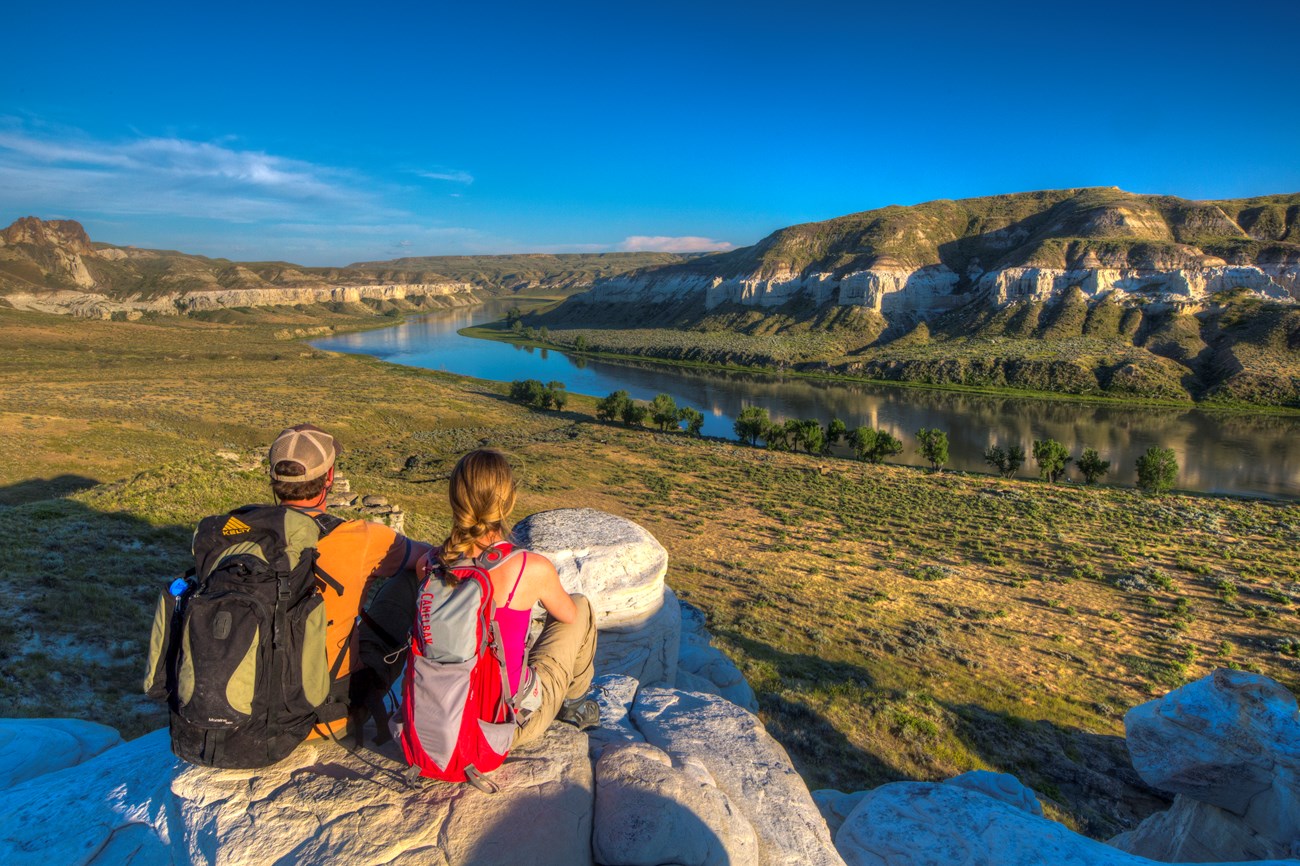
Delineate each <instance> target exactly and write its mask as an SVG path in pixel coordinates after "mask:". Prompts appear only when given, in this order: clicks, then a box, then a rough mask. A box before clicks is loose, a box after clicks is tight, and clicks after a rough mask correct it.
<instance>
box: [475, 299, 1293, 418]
mask: <svg viewBox="0 0 1300 866" xmlns="http://www.w3.org/2000/svg"><path fill="white" fill-rule="evenodd" d="M524 322H525V323H527V324H528V325H529V326H541V325H546V326H547V332H548V335H549V340H550V342H551V343H553V344H556V345H560V346H565V347H570V348H572V347H573V346H574V345H575V344H577V343H578V341H579V340H581V341H582V343H581V344H582V345H583V346H585V347H587V349H588V350H590V351H600V352H608V353H613V354H623V355H629V356H634V357H657V358H668V359H673V360H684V361H694V362H699V363H707V364H721V365H740V366H748V367H761V368H769V369H781V370H797V371H802V372H809V373H822V374H831V375H840V376H847V377H854V378H863V379H872V380H879V381H889V382H912V383H922V384H939V385H952V386H965V387H971V388H981V389H988V388H1007V389H1013V390H1018V391H1033V392H1044V393H1054V394H1076V395H1090V396H1102V397H1113V398H1116V399H1132V398H1139V399H1155V400H1173V401H1177V402H1192V401H1199V402H1207V403H1220V404H1250V405H1262V406H1280V407H1290V408H1300V307H1298V306H1297V305H1294V304H1281V303H1275V302H1265V301H1260V300H1259V299H1256V298H1252V297H1246V296H1237V297H1232V296H1226V297H1222V298H1220V299H1219V303H1218V304H1216V305H1213V306H1210V307H1207V308H1205V309H1199V310H1196V309H1188V310H1179V309H1177V308H1169V307H1161V306H1155V305H1153V306H1125V305H1121V304H1119V303H1117V302H1115V301H1112V300H1103V301H1101V302H1094V303H1088V302H1087V301H1086V300H1085V299H1084V297H1083V295H1082V294H1081V293H1079V292H1078V291H1077V290H1075V291H1074V292H1070V293H1067V294H1065V295H1064V296H1063V297H1061V298H1059V299H1056V300H1054V301H1051V302H1049V303H1043V302H1041V301H1018V302H1013V303H1011V304H1008V305H1006V306H1003V307H988V306H985V305H982V304H968V305H966V306H963V307H960V308H958V309H956V310H953V311H952V312H950V313H947V314H945V315H942V316H938V317H936V318H935V319H933V320H931V321H929V322H920V323H917V322H915V321H913V320H910V319H907V320H900V321H899V322H895V323H890V322H889V321H887V320H886V319H885V318H884V317H882V316H881V315H880V314H879V313H876V312H875V311H873V310H869V309H864V308H859V307H838V306H832V307H822V308H814V307H812V306H810V305H809V304H807V303H806V302H804V301H795V302H792V303H790V304H786V305H785V306H782V307H776V308H764V309H756V308H754V307H745V306H737V305H726V306H722V307H718V308H716V309H714V310H710V311H708V312H704V311H702V310H700V309H699V308H697V307H693V308H690V309H686V308H682V307H675V308H672V309H667V308H662V309H656V308H655V307H653V306H651V305H643V306H639V307H638V308H637V310H636V322H635V324H631V323H629V325H624V326H621V327H613V326H610V325H609V323H608V322H607V321H605V320H598V321H596V322H590V323H588V322H585V321H582V320H581V318H578V317H573V316H556V315H554V314H539V315H531V316H526V317H525V318H524ZM491 327H493V328H495V329H496V331H497V332H498V333H499V334H500V335H502V336H508V335H509V332H508V331H507V330H506V327H505V324H504V323H498V324H496V325H493V326H491Z"/></svg>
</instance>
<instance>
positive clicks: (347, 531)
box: [270, 424, 429, 739]
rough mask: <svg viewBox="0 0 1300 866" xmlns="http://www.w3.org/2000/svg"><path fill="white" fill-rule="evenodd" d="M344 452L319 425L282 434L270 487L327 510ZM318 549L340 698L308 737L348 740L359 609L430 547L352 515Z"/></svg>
mask: <svg viewBox="0 0 1300 866" xmlns="http://www.w3.org/2000/svg"><path fill="white" fill-rule="evenodd" d="M340 453H341V448H340V447H339V445H338V442H337V441H336V440H335V439H334V437H333V436H331V435H330V434H328V433H326V432H325V431H324V430H321V429H320V428H319V427H316V426H313V425H311V424H299V425H297V426H296V427H290V428H288V429H287V430H284V431H282V432H281V433H280V435H279V436H277V437H276V440H275V442H274V443H273V444H272V445H271V453H270V464H271V491H272V492H273V493H274V494H275V498H276V500H277V501H278V502H279V503H280V504H281V505H285V506H288V507H290V508H296V509H298V510H300V511H303V512H306V513H308V514H316V515H319V514H324V512H325V502H326V498H327V497H328V496H329V493H330V488H331V487H332V486H333V484H334V461H335V459H336V458H337V457H338V455H339V454H340ZM316 551H317V559H316V568H317V572H318V574H319V576H320V578H321V580H323V581H324V582H325V584H326V586H325V587H324V589H323V593H324V598H325V617H326V620H327V622H328V625H327V627H326V650H327V661H328V663H329V669H330V672H331V675H332V677H333V680H334V685H333V687H331V689H330V694H331V696H332V697H333V699H334V700H333V702H332V703H331V704H328V705H326V707H325V708H322V710H321V713H320V715H321V722H320V724H318V725H317V726H316V728H315V730H314V731H313V733H312V734H311V735H310V736H309V737H308V739H315V738H321V737H326V736H331V737H341V736H343V735H344V734H345V733H346V732H347V730H348V716H347V713H348V709H349V707H350V706H353V705H355V704H357V703H358V701H356V700H353V697H352V695H356V694H357V693H358V688H357V687H353V688H351V693H352V694H351V695H350V694H349V685H350V680H351V675H352V673H353V671H354V670H356V669H357V668H360V667H361V663H360V661H359V659H360V653H359V651H358V647H357V634H356V630H355V628H354V624H355V623H356V619H357V614H358V613H359V612H360V610H361V607H362V605H363V604H364V602H365V600H366V598H367V597H368V596H369V594H370V591H371V589H372V588H373V587H374V586H376V585H377V584H378V583H381V582H383V581H385V580H387V579H389V578H390V577H394V576H396V575H397V574H400V573H401V572H403V571H406V570H408V569H411V568H413V567H414V565H415V563H416V562H417V561H418V560H419V559H420V558H421V557H423V556H424V554H425V553H427V552H428V551H429V545H427V544H425V543H423V542H420V541H413V540H412V539H409V538H407V537H405V536H403V535H398V534H397V533H396V532H394V531H393V530H392V529H390V528H388V527H387V526H385V525H383V524H382V523H374V522H371V521H369V520H347V521H343V522H341V523H339V525H338V526H337V527H335V528H334V529H332V530H331V531H330V532H329V534H327V535H325V536H324V537H323V538H321V540H320V541H319V542H318V543H317V545H316ZM359 685H360V684H356V686H359ZM357 709H360V708H359V707H357Z"/></svg>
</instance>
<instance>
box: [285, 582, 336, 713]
mask: <svg viewBox="0 0 1300 866" xmlns="http://www.w3.org/2000/svg"><path fill="white" fill-rule="evenodd" d="M288 621H289V636H288V653H287V659H286V661H287V664H285V666H284V704H285V707H286V708H287V709H288V710H289V712H291V713H297V714H302V715H306V714H307V713H310V712H312V711H313V710H315V709H316V708H317V707H319V706H320V705H321V704H323V703H325V699H326V698H327V697H329V693H330V671H329V661H328V657H327V653H326V649H325V600H324V599H323V598H321V596H320V595H319V594H318V593H317V594H313V595H311V596H308V597H307V598H306V599H304V600H303V602H302V603H301V604H299V605H297V606H296V607H294V608H293V610H291V611H289V616H288Z"/></svg>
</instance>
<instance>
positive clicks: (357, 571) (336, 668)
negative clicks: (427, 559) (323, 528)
mask: <svg viewBox="0 0 1300 866" xmlns="http://www.w3.org/2000/svg"><path fill="white" fill-rule="evenodd" d="M413 548H414V545H413V544H412V543H411V540H410V539H408V538H406V537H405V536H401V535H398V534H397V533H396V532H394V531H393V530H391V529H389V528H388V527H387V526H384V525H383V524H382V523H372V522H370V521H369V520H349V521H348V522H347V523H344V524H342V525H340V526H339V527H338V528H337V529H335V530H334V531H333V532H331V533H330V534H329V535H327V536H325V537H324V538H322V539H321V540H320V541H319V542H318V543H317V545H316V552H317V557H316V566H317V568H319V569H320V570H321V571H323V572H325V574H327V575H329V576H330V577H332V578H333V579H334V580H336V581H338V583H339V584H341V585H342V587H343V593H342V595H340V594H339V593H337V592H335V591H334V588H333V587H326V588H325V589H324V591H323V594H324V596H325V618H326V619H327V620H328V622H329V624H328V626H327V627H326V630H325V640H326V643H327V646H328V652H327V656H328V660H329V666H330V671H332V672H334V674H333V676H334V679H338V678H339V677H341V676H344V675H346V674H350V673H351V672H352V669H353V665H354V664H355V661H354V660H355V659H356V658H357V638H356V635H355V634H354V628H353V625H354V623H355V622H356V619H357V613H358V612H360V610H361V607H362V605H363V604H364V602H365V601H366V599H368V598H369V597H370V593H371V591H372V590H373V589H375V588H376V587H377V585H378V584H381V583H383V582H384V581H385V580H387V579H388V578H390V577H392V576H393V575H395V574H397V573H398V572H400V571H402V570H403V569H405V568H408V567H410V565H411V564H412V563H411V562H410V560H411V554H412V550H413ZM349 638H351V640H349ZM340 655H341V656H342V660H341V661H340Z"/></svg>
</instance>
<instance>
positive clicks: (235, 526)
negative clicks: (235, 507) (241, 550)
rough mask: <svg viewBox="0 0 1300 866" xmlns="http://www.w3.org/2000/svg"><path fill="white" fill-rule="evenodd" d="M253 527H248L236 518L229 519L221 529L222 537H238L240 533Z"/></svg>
mask: <svg viewBox="0 0 1300 866" xmlns="http://www.w3.org/2000/svg"><path fill="white" fill-rule="evenodd" d="M252 528H253V527H251V526H249V525H248V524H247V523H245V522H244V521H242V520H240V519H239V518H238V517H231V518H230V519H229V520H227V521H226V525H225V526H223V527H221V534H222V535H239V534H240V533H242V532H248V531H249V530H250V529H252Z"/></svg>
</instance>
